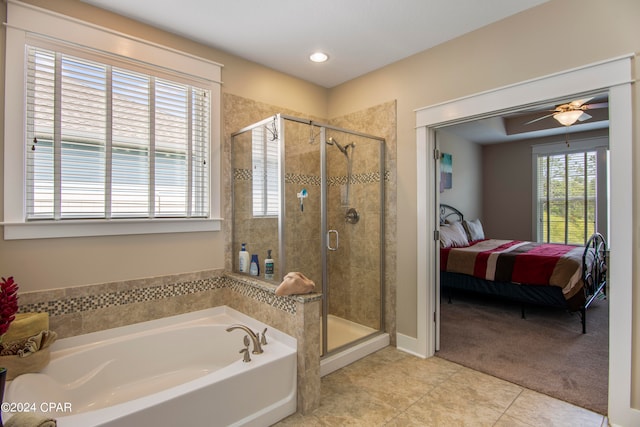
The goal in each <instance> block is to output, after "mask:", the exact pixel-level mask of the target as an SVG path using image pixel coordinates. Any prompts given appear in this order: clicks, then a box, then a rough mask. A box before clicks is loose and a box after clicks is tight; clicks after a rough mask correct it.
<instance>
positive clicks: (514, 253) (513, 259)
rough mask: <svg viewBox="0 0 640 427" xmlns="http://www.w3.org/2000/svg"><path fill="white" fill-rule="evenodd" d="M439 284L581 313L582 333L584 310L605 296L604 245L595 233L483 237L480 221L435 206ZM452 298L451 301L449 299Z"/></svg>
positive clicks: (450, 288) (605, 269)
mask: <svg viewBox="0 0 640 427" xmlns="http://www.w3.org/2000/svg"><path fill="white" fill-rule="evenodd" d="M439 234H440V243H441V245H440V246H441V248H440V286H441V289H442V290H443V294H444V293H447V294H449V298H450V296H451V292H452V291H455V290H463V291H471V292H479V293H482V294H485V295H494V296H496V297H501V298H506V299H509V300H512V301H517V302H520V303H522V316H523V317H524V305H525V304H536V305H544V306H552V307H559V308H564V309H567V310H569V311H570V312H577V313H579V314H580V319H581V323H582V333H586V331H587V329H586V317H587V309H588V308H589V306H590V305H591V304H592V303H593V301H595V300H596V298H599V297H606V291H607V261H608V250H607V245H606V242H605V239H604V237H603V236H602V235H601V234H600V233H594V234H593V235H592V236H591V237H590V238H589V239H588V241H587V243H586V245H585V246H571V245H559V244H552V243H539V242H527V241H520V240H498V239H487V238H485V236H484V231H483V229H482V224H481V223H480V221H479V220H477V219H476V220H473V221H468V220H465V219H464V215H463V214H462V213H461V212H460V211H459V210H458V209H456V208H454V207H452V206H449V205H445V204H441V205H440V233H439ZM450 301H451V300H450Z"/></svg>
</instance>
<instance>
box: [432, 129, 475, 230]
mask: <svg viewBox="0 0 640 427" xmlns="http://www.w3.org/2000/svg"><path fill="white" fill-rule="evenodd" d="M436 140H437V141H438V146H439V147H440V151H441V152H442V153H447V154H451V158H452V167H453V185H452V188H450V189H445V190H444V191H443V192H442V193H440V203H445V204H447V205H450V206H453V207H455V208H457V209H459V210H460V212H462V213H463V214H464V216H465V219H468V220H474V219H476V218H480V221H483V224H484V218H483V217H482V205H483V198H482V197H483V195H482V184H483V176H482V171H483V168H482V146H481V145H479V144H476V143H474V142H471V141H467V140H465V139H464V138H461V137H459V136H457V135H454V134H453V133H450V132H447V131H446V129H442V130H438V132H437V134H436ZM485 229H486V227H485Z"/></svg>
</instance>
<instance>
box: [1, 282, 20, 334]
mask: <svg viewBox="0 0 640 427" xmlns="http://www.w3.org/2000/svg"><path fill="white" fill-rule="evenodd" d="M17 312H18V284H17V283H16V282H14V281H13V277H9V278H8V279H5V278H4V277H3V278H2V282H0V342H2V336H3V335H4V334H5V333H6V332H7V330H8V329H9V325H11V322H13V320H14V319H15V318H16V313H17Z"/></svg>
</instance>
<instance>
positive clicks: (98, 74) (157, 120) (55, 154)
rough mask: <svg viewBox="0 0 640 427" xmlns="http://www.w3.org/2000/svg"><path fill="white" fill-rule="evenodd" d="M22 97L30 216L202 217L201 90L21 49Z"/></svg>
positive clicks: (206, 101)
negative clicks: (24, 83)
mask: <svg viewBox="0 0 640 427" xmlns="http://www.w3.org/2000/svg"><path fill="white" fill-rule="evenodd" d="M177 80H179V79H177ZM26 98H27V132H26V136H27V141H26V142H27V144H26V151H27V185H26V187H27V190H26V192H27V197H26V203H27V211H26V215H27V219H28V220H36V219H79V218H157V217H178V218H191V217H196V218H197V217H207V216H208V215H209V200H208V194H209V188H208V185H209V166H208V165H207V163H206V162H207V159H208V157H209V153H208V150H209V139H210V136H209V128H210V126H209V117H210V108H211V107H210V94H209V91H208V90H207V89H204V88H200V87H197V86H194V85H191V84H185V83H183V82H180V81H172V80H171V79H167V78H165V77H159V76H156V75H153V74H152V73H149V74H147V73H144V72H139V71H134V70H131V69H126V68H123V67H121V66H120V64H119V63H118V62H115V61H114V62H113V63H109V61H104V62H103V61H95V60H91V59H86V58H79V57H76V56H72V55H69V54H67V53H62V52H56V51H53V50H49V49H45V48H41V47H33V46H28V47H27V91H26Z"/></svg>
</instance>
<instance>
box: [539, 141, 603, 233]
mask: <svg viewBox="0 0 640 427" xmlns="http://www.w3.org/2000/svg"><path fill="white" fill-rule="evenodd" d="M597 158H598V153H597V151H595V150H594V151H584V152H571V153H556V154H549V155H538V156H537V209H538V220H539V226H538V240H539V241H543V242H551V243H563V244H576V245H582V244H584V243H585V242H586V241H587V239H588V238H589V236H590V235H591V234H592V233H593V232H594V231H595V230H596V220H597V187H598V185H597V183H598V168H597Z"/></svg>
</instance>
